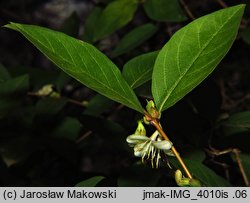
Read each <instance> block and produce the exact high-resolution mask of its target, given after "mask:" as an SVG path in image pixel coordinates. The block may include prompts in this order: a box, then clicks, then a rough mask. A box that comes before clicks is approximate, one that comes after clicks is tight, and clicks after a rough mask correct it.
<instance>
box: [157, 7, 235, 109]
mask: <svg viewBox="0 0 250 203" xmlns="http://www.w3.org/2000/svg"><path fill="white" fill-rule="evenodd" d="M238 11H239V9H238V10H237V11H235V12H234V13H233V14H232V16H231V17H230V18H228V20H227V21H225V22H224V23H223V25H222V26H221V27H220V29H218V30H217V31H216V32H215V33H214V34H213V36H212V37H211V38H210V39H209V40H208V42H207V43H206V44H205V45H204V47H203V48H202V49H201V50H200V51H199V52H198V54H197V55H196V57H195V58H194V60H193V62H192V63H190V65H189V67H188V68H187V70H186V71H184V72H183V74H182V75H181V76H180V78H179V79H178V80H177V81H176V82H175V84H174V85H173V86H172V88H171V89H170V91H169V93H168V94H167V95H166V97H165V98H164V100H163V102H162V103H161V105H160V107H159V111H160V112H161V111H162V109H163V106H164V104H165V103H166V101H167V100H168V98H169V96H170V95H171V93H172V92H173V91H174V90H175V88H176V87H177V86H178V84H179V82H180V81H181V80H182V78H183V77H184V76H185V75H186V74H187V72H188V71H189V69H190V68H191V66H192V65H193V64H194V63H195V62H196V61H197V59H198V57H199V56H200V54H201V53H202V52H203V51H204V49H205V48H206V47H207V46H208V44H209V43H210V42H211V41H212V40H213V39H214V37H215V36H216V35H217V34H218V33H219V31H220V30H221V29H222V28H223V27H224V26H225V24H227V23H228V21H229V20H231V19H232V17H233V16H234V15H235V14H236V13H237V12H238ZM164 58H165V57H164Z"/></svg>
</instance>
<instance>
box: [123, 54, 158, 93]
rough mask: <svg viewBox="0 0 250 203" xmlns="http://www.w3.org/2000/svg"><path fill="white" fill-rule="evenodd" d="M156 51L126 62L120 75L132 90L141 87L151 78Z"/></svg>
mask: <svg viewBox="0 0 250 203" xmlns="http://www.w3.org/2000/svg"><path fill="white" fill-rule="evenodd" d="M158 53H159V52H158V51H154V52H150V53H146V54H142V55H140V56H137V57H135V58H133V59H131V60H130V61H128V62H127V63H126V64H125V65H124V67H123V70H122V75H123V77H124V78H125V80H126V81H127V83H128V84H129V85H130V87H132V88H133V89H134V88H136V87H139V86H141V85H142V84H144V83H146V82H147V81H149V80H150V79H151V78H152V72H153V67H154V63H155V59H156V57H157V55H158Z"/></svg>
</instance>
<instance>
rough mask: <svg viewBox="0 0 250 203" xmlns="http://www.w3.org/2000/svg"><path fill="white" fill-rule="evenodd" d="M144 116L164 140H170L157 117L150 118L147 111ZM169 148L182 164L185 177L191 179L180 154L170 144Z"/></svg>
mask: <svg viewBox="0 0 250 203" xmlns="http://www.w3.org/2000/svg"><path fill="white" fill-rule="evenodd" d="M145 116H146V117H147V120H148V121H150V123H151V125H153V126H154V127H155V128H156V129H157V130H158V132H159V133H160V134H161V136H162V137H163V138H164V139H165V140H167V141H170V139H169V138H168V136H167V135H166V133H165V132H164V131H163V129H162V128H161V126H160V123H159V121H158V120H157V119H155V118H152V117H151V116H150V115H149V114H148V113H147V112H145ZM171 150H172V152H173V154H174V155H175V156H176V158H177V160H178V161H179V163H180V164H181V166H182V168H183V170H184V171H185V173H186V175H187V177H188V178H190V179H192V178H193V177H192V175H191V173H190V172H189V170H188V168H187V166H186V165H185V163H184V161H183V160H182V158H181V156H180V154H179V153H178V151H177V150H176V149H175V147H174V146H172V148H171Z"/></svg>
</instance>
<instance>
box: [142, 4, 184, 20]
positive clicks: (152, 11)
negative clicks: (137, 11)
mask: <svg viewBox="0 0 250 203" xmlns="http://www.w3.org/2000/svg"><path fill="white" fill-rule="evenodd" d="M144 10H145V11H146V13H147V15H148V17H150V18H151V19H153V20H157V21H166V22H181V21H184V20H187V17H186V16H185V14H184V13H183V11H182V9H181V7H180V4H179V2H178V0H146V1H145V3H144Z"/></svg>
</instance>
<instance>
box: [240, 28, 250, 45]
mask: <svg viewBox="0 0 250 203" xmlns="http://www.w3.org/2000/svg"><path fill="white" fill-rule="evenodd" d="M241 35H242V39H243V40H244V42H246V43H247V44H250V27H247V28H245V29H244V30H243V31H242V33H241Z"/></svg>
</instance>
